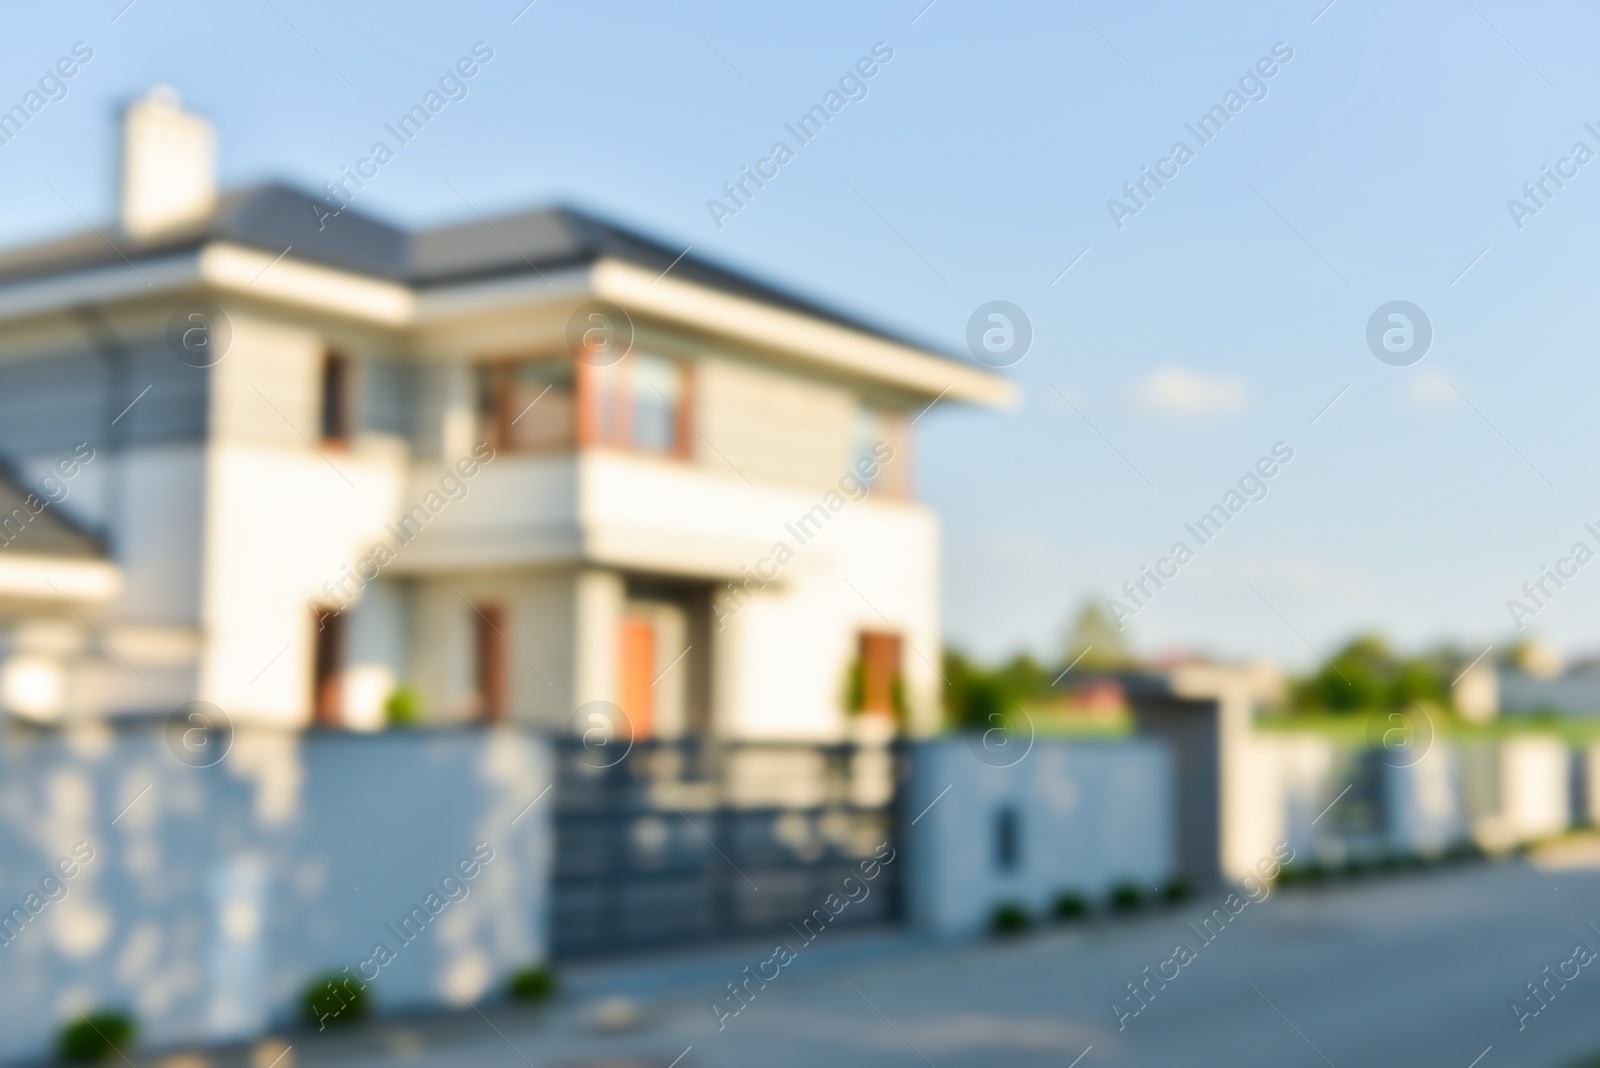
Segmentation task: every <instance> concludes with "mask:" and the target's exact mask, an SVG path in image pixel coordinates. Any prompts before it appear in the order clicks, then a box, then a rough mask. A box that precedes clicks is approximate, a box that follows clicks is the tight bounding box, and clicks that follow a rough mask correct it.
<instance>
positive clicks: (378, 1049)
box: [291, 848, 1600, 1068]
mask: <svg viewBox="0 0 1600 1068" xmlns="http://www.w3.org/2000/svg"><path fill="white" fill-rule="evenodd" d="M1536 863H1537V864H1538V867H1537V868H1535V867H1533V866H1531V865H1530V864H1529V863H1527V862H1524V861H1522V860H1520V859H1517V858H1515V857H1513V858H1512V859H1511V860H1510V861H1506V862H1502V863H1496V864H1480V865H1474V866H1470V867H1464V868H1455V869H1447V870H1440V871H1432V872H1426V873H1416V874H1405V875H1395V876H1382V877H1372V878H1370V879H1368V880H1366V881H1361V882H1354V883H1341V884H1338V885H1336V886H1330V887H1325V888H1318V889H1309V888H1300V887H1291V888H1284V889H1281V890H1277V891H1275V892H1274V893H1273V894H1272V896H1271V897H1270V898H1269V899H1267V900H1266V901H1264V902H1261V903H1259V904H1252V905H1249V906H1248V907H1246V908H1244V909H1243V910H1242V911H1241V912H1240V913H1239V914H1238V915H1237V916H1236V917H1234V918H1233V919H1232V920H1231V921H1230V922H1229V923H1228V924H1227V926H1226V927H1225V928H1224V929H1223V930H1222V933H1221V934H1220V935H1218V936H1215V937H1214V939H1213V940H1212V941H1211V942H1210V943H1209V944H1208V943H1206V942H1205V941H1203V939H1202V938H1201V937H1200V936H1199V935H1198V934H1197V933H1196V930H1197V928H1199V926H1200V925H1201V923H1202V921H1203V919H1204V918H1205V916H1206V915H1207V914H1208V913H1209V912H1210V911H1211V910H1212V909H1213V908H1216V907H1219V906H1222V904H1223V898H1224V896H1225V895H1224V894H1216V893H1214V894H1209V895H1204V896H1202V897H1201V898H1199V899H1197V900H1195V901H1194V902H1191V903H1190V904H1189V905H1186V906H1184V907H1182V908H1179V909H1171V910H1165V911H1161V912H1157V913H1152V914H1149V915H1145V916H1141V917H1136V918H1132V919H1128V920H1120V921H1107V922H1100V923H1092V924H1087V925H1084V926H1082V927H1077V928H1068V929H1061V928H1056V929H1043V930H1038V931H1036V932H1034V933H1032V934H1029V935H1026V936H1023V937H1021V938H1018V939H1015V940H1009V941H1004V942H980V943H969V944H961V945H939V944H936V943H932V942H929V941H927V940H925V939H921V938H919V937H917V936H914V935H904V934H869V935H851V934H849V933H847V932H844V931H839V932H831V931H830V932H824V934H823V935H822V936H820V937H819V938H818V939H817V941H816V942H815V943H813V944H812V945H810V946H808V947H805V948H804V949H802V950H801V952H800V955H799V958H798V959H797V960H796V961H795V962H794V964H792V965H790V966H787V967H785V968H783V970H782V971H781V973H780V974H779V977H778V978H777V979H776V980H774V981H772V982H771V983H770V984H768V986H767V987H766V989H765V990H761V991H760V992H759V993H758V994H757V996H756V997H755V999H754V1000H753V1001H752V1002H751V1003H750V1004H749V1006H748V1007H747V1008H745V1009H743V1010H742V1011H741V1012H740V1013H739V1014H738V1015H737V1016H733V1017H729V1018H726V1019H724V1020H723V1024H724V1025H725V1026H724V1028H723V1029H722V1030H720V1031H719V1030H718V1027H717V1023H716V1022H715V1018H714V1016H713V1014H712V1012H711V1011H710V1010H709V1009H708V1007H707V1003H708V1002H709V1001H711V1000H712V999H713V998H717V997H719V996H725V994H726V991H725V989H724V984H725V983H727V982H730V981H734V980H736V979H741V978H743V975H744V973H743V971H742V969H743V968H744V967H745V965H750V966H751V968H752V970H754V969H755V968H756V966H757V965H758V964H759V963H760V962H761V961H763V960H766V959H767V958H768V957H769V956H771V947H770V946H767V945H765V944H761V945H756V946H742V947H733V948H727V947H724V948H721V949H718V950H716V951H713V952H694V953H680V954H673V955H669V956H665V957H661V958H656V959H654V960H645V961H639V960H637V959H636V960H632V961H628V962H618V963H609V964H591V965H586V966H582V967H576V968H573V969H570V970H569V971H568V973H567V974H566V975H565V976H564V980H565V989H564V993H563V996H562V998H561V999H560V1001H559V1002H558V1003H557V1004H556V1005H554V1006H552V1007H551V1008H549V1009H546V1010H542V1011H538V1012H529V1011H526V1010H513V1009H509V1008H499V1009H494V1008H486V1009H485V1014H484V1015H482V1016H480V1015H479V1014H477V1013H476V1012H471V1013H463V1014H459V1015H454V1016H447V1017H439V1018H431V1019H426V1020H414V1021H394V1020H387V1021H381V1022H379V1023H377V1024H374V1025H371V1026H370V1027H369V1028H366V1029H364V1031H365V1033H363V1034H353V1035H349V1036H341V1037H336V1038H332V1039H322V1038H320V1037H319V1039H318V1040H309V1039H308V1040H304V1041H302V1042H300V1043H298V1044H297V1048H296V1051H295V1058H296V1060H297V1063H298V1064H300V1065H323V1064H328V1065H333V1064H338V1065H377V1064H395V1063H405V1064H410V1065H415V1066H418V1068H434V1066H439V1068H443V1066H446V1065H451V1066H454V1065H458V1064H461V1063H471V1064H473V1065H482V1066H502V1065H503V1066H507V1068H518V1066H522V1065H527V1064H532V1065H536V1066H538V1068H547V1066H551V1068H578V1066H592V1068H598V1066H601V1065H609V1066H613V1068H623V1066H639V1068H643V1066H647V1065H649V1066H655V1068H667V1066H668V1065H670V1064H673V1063H674V1062H676V1064H677V1068H699V1066H735V1065H737V1066H741V1068H744V1066H752V1065H771V1066H783V1068H787V1066H801V1065H805V1066H814V1065H819V1064H828V1065H868V1064H871V1065H900V1064H903V1065H933V1066H936V1068H961V1066H969V1065H970V1066H977V1065H985V1066H988V1065H1018V1066H1033V1065H1040V1066H1043V1065H1050V1066H1053V1068H1068V1066H1069V1065H1072V1064H1074V1063H1075V1058H1079V1057H1080V1056H1081V1058H1082V1059H1081V1061H1076V1063H1077V1065H1078V1068H1099V1066H1101V1065H1114V1066H1119V1068H1145V1066H1152V1068H1153V1066H1157V1065H1159V1066H1163V1068H1166V1066H1171V1065H1218V1066H1222V1065H1227V1066H1230V1068H1253V1066H1260V1068H1269V1066H1270V1068H1288V1066H1295V1065H1308V1066H1319V1065H1328V1064H1332V1065H1335V1066H1338V1068H1345V1066H1362V1068H1370V1066H1385V1065H1394V1066H1405V1068H1414V1066H1417V1065H1444V1066H1447V1068H1472V1066H1476V1068H1503V1066H1512V1065H1515V1066H1519V1068H1522V1066H1528V1068H1539V1066H1545V1065H1550V1066H1562V1065H1567V1064H1569V1063H1570V1062H1571V1060H1572V1059H1573V1058H1581V1057H1583V1056H1585V1055H1600V1015H1597V1013H1596V1009H1597V1008H1600V962H1596V963H1595V964H1593V965H1590V966H1587V967H1582V968H1581V969H1579V971H1578V975H1577V977H1576V978H1574V979H1571V981H1570V982H1567V983H1566V985H1565V988H1564V989H1563V988H1561V987H1560V986H1559V985H1558V984H1557V983H1552V984H1551V985H1550V987H1549V989H1551V990H1554V991H1556V993H1555V995H1554V997H1553V998H1552V999H1551V1000H1550V1002H1549V1004H1548V1006H1547V1007H1545V1008H1544V1009H1543V1011H1542V1012H1540V1014H1539V1015H1538V1016H1532V1017H1529V1018H1527V1019H1526V1020H1524V1021H1523V1023H1524V1024H1525V1027H1524V1029H1523V1030H1521V1031H1520V1032H1519V1030H1518V1020H1517V1018H1516V1015H1515V1014H1514V1013H1513V1012H1512V1010H1511V1008H1510V1003H1511V1000H1512V998H1514V997H1517V996H1519V995H1520V996H1522V997H1523V998H1525V999H1526V998H1527V996H1528V992H1527V990H1526V989H1525V985H1524V984H1526V983H1528V982H1530V981H1534V980H1537V979H1543V978H1544V977H1545V974H1546V973H1543V972H1542V969H1544V968H1545V967H1546V966H1549V967H1550V968H1551V969H1552V971H1554V970H1556V969H1558V968H1559V967H1560V966H1561V964H1562V962H1564V961H1567V960H1568V959H1569V958H1571V957H1572V956H1573V947H1574V945H1575V944H1577V943H1579V942H1587V943H1588V944H1589V945H1591V946H1593V947H1595V949H1596V950H1600V934H1596V933H1595V931H1593V930H1590V929H1589V928H1588V927H1586V926H1585V924H1586V923H1587V922H1593V923H1595V925H1596V926H1597V927H1600V858H1597V857H1596V856H1595V855H1594V852H1593V851H1592V850H1589V851H1584V850H1576V851H1574V850H1572V849H1570V848H1569V849H1568V850H1566V852H1565V854H1557V853H1551V854H1547V855H1544V856H1542V857H1539V858H1536ZM1191 924H1193V925H1195V926H1193V927H1191V926H1190V925H1191ZM1213 926H1217V924H1216V922H1215V921H1213ZM1180 941H1182V942H1184V943H1185V944H1186V945H1187V946H1188V947H1189V948H1190V949H1191V950H1192V951H1193V957H1192V959H1189V961H1188V963H1187V964H1182V965H1167V966H1165V967H1164V968H1163V967H1162V966H1161V964H1162V962H1163V961H1167V960H1169V959H1172V958H1173V957H1174V946H1175V944H1176V943H1178V942H1180ZM789 942H790V943H791V944H795V945H798V943H799V939H798V938H791V939H789ZM1147 966H1148V967H1149V968H1150V969H1151V971H1152V972H1159V973H1161V974H1165V975H1168V976H1170V975H1172V974H1173V972H1174V971H1176V973H1177V977H1176V978H1175V979H1171V980H1170V981H1168V982H1166V984H1165V987H1164V988H1162V987H1161V986H1160V985H1159V984H1158V983H1156V982H1152V983H1151V984H1150V985H1148V986H1146V987H1145V989H1147V990H1150V991H1153V992H1154V996H1153V998H1151V999H1150V1000H1149V1003H1148V1004H1147V1005H1145V1006H1144V1007H1143V1009H1142V1010H1141V1011H1140V1012H1139V1014H1138V1015H1137V1016H1132V1017H1128V1018H1126V1019H1124V1020H1123V1021H1122V1022H1123V1023H1124V1024H1125V1029H1123V1030H1120V1031H1119V1029H1118V1019H1119V1014H1118V1013H1117V1012H1115V1011H1114V1010H1113V1009H1112V1007H1111V1005H1112V1002H1113V1000H1114V999H1117V998H1119V997H1121V998H1123V999H1125V1001H1124V1003H1125V1005H1127V1006H1130V1007H1131V1006H1132V1005H1136V1004H1139V1003H1138V1002H1134V1001H1133V1000H1132V999H1131V996H1130V995H1129V994H1128V990H1127V988H1126V985H1125V984H1127V983H1129V982H1134V981H1138V980H1144V979H1145V978H1146V975H1147V973H1145V971H1144V969H1145V968H1146V967H1147ZM1567 971H1568V973H1569V974H1570V971H1571V968H1570V967H1569V968H1568V969H1567ZM770 973H771V969H770V968H769V969H768V974H770ZM616 998H625V999H626V1001H616V1000H612V1001H609V1002H608V1001H607V999H616ZM1530 1004H1532V1003H1531V1002H1530ZM1125 1011H1127V1010H1125ZM291 1040H293V1039H292V1036H291ZM1091 1047H1092V1048H1091ZM678 1058H681V1059H678ZM1479 1058H1481V1059H1479Z"/></svg>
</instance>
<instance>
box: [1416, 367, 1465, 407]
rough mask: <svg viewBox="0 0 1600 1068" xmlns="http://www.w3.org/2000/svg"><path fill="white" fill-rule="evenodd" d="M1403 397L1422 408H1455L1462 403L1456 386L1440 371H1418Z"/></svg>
mask: <svg viewBox="0 0 1600 1068" xmlns="http://www.w3.org/2000/svg"><path fill="white" fill-rule="evenodd" d="M1401 396H1402V397H1404V398H1405V399H1406V401H1408V402H1409V403H1411V404H1415V405H1417V406H1418V407H1421V408H1453V407H1455V406H1456V405H1457V404H1460V403H1461V395H1460V394H1458V393H1457V392H1456V387H1455V385H1454V384H1453V383H1452V382H1451V381H1450V379H1449V378H1447V377H1445V376H1444V375H1442V374H1440V373H1439V372H1438V371H1418V372H1417V373H1416V374H1414V375H1412V376H1411V378H1410V379H1409V380H1407V382H1406V384H1405V388H1404V389H1403V390H1402V392H1401Z"/></svg>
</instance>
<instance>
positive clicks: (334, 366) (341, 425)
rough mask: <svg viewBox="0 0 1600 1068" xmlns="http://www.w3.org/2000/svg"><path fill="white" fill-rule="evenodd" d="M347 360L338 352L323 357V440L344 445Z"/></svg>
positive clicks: (347, 417) (346, 433)
mask: <svg viewBox="0 0 1600 1068" xmlns="http://www.w3.org/2000/svg"><path fill="white" fill-rule="evenodd" d="M350 401H351V397H350V361H349V360H348V359H347V358H345V357H344V356H341V355H340V354H339V353H337V352H330V353H328V354H327V355H325V356H324V357H323V358H322V412H321V430H322V440H323V441H324V442H326V443H328V444H330V445H344V444H346V443H347V442H348V441H349V440H350Z"/></svg>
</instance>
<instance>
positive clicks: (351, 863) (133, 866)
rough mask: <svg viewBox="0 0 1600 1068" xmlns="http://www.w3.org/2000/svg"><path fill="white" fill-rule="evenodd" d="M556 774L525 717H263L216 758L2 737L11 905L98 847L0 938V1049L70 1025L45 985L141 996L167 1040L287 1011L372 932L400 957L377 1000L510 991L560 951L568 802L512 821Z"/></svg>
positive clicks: (545, 805)
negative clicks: (423, 914)
mask: <svg viewBox="0 0 1600 1068" xmlns="http://www.w3.org/2000/svg"><path fill="white" fill-rule="evenodd" d="M552 772H553V764H552V760H551V756H550V754H549V751H548V749H547V748H546V747H545V746H544V744H543V743H541V742H540V741H538V740H537V739H536V738H533V737H532V736H529V735H525V734H521V733H517V732H512V731H459V732H456V731H451V732H423V731H418V732H390V733H388V734H383V735H376V736H372V735H366V736H363V735H327V734H310V735H301V734H294V733H290V732H276V731H271V730H268V729H256V730H250V731H241V732H240V733H239V734H238V736H237V737H236V739H235V741H234V745H233V749H232V752H231V753H230V754H229V755H228V756H227V758H226V759H225V760H224V761H223V762H222V763H221V764H219V765H217V766H214V767H209V768H195V767H190V766H187V765H185V764H183V763H180V762H179V761H178V760H176V759H175V758H174V756H173V755H172V753H171V752H170V751H169V749H168V748H167V745H166V743H165V741H164V740H163V737H162V735H161V734H160V733H159V732H157V731H151V730H148V729H140V730H132V729H128V730H119V731H116V732H112V731H110V730H108V729H107V728H105V727H104V726H100V725H95V726H86V727H83V728H78V729H75V731H74V732H72V733H64V734H54V733H52V734H44V735H36V736H31V737H28V736H23V735H21V734H20V733H13V734H12V735H10V736H7V737H5V738H4V739H3V740H0V912H3V913H5V914H9V913H10V911H11V909H12V908H14V907H16V906H21V905H24V904H25V900H26V896H27V895H28V894H29V893H30V892H31V891H35V890H37V889H38V884H39V881H40V880H41V879H42V878H43V877H44V876H46V875H47V874H48V873H49V871H50V868H51V866H52V865H54V864H55V862H56V861H57V860H58V859H59V858H61V857H65V856H68V855H70V851H71V849H72V847H73V845H74V844H75V843H78V842H87V843H88V844H89V845H90V847H92V849H93V850H94V859H93V860H92V861H90V862H89V863H88V864H87V865H85V866H84V867H83V868H82V870H81V871H80V872H78V873H77V875H76V877H75V878H73V879H72V880H70V881H68V882H66V884H65V886H66V889H67V894H66V896H65V897H64V898H62V899H61V900H59V901H58V902H56V903H54V904H49V905H47V906H45V907H44V908H43V910H42V911H41V912H40V913H39V914H38V916H37V917H36V918H34V919H32V920H31V922H29V923H27V924H26V925H25V926H23V927H22V929H21V933H20V935H18V936H17V937H16V938H15V939H14V940H13V941H11V942H10V944H7V945H0V989H3V990H4V991H5V992H6V996H5V998H3V999H0V1059H3V1060H12V1059H18V1058H24V1057H37V1056H40V1055H42V1054H43V1053H44V1052H45V1051H46V1049H47V1047H48V1046H49V1045H50V1043H51V1042H52V1041H53V1038H54V1036H55V1034H56V1032H57V1030H58V1029H59V1028H60V1027H61V1025H62V1024H63V1023H64V1022H67V1021H68V1020H70V1019H71V1018H73V1012H72V1010H71V1009H70V1008H69V1007H68V1005H67V1003H66V1001H64V1000H63V998H62V997H60V996H58V995H57V994H56V993H55V992H54V991H52V990H51V988H50V986H49V985H47V984H46V983H45V982H43V981H41V980H44V979H48V980H49V982H50V983H53V984H54V985H55V986H56V987H57V988H58V989H59V990H60V991H61V993H62V994H63V995H65V997H66V999H68V1000H70V1002H71V1003H72V1004H73V1005H76V1006H78V1007H80V1008H82V1009H83V1010H84V1011H92V1010H94V1009H98V1008H116V1009H123V1010H128V1009H131V1010H132V1011H133V1012H134V1014H135V1015H136V1017H137V1018H138V1022H139V1026H140V1030H141V1033H142V1035H143V1040H144V1041H145V1042H146V1043H148V1044H149V1045H151V1046H157V1047H159V1046H163V1045H171V1044H177V1043H191V1042H201V1041H206V1040H222V1039H233V1038H243V1037H248V1036H250V1035H254V1034H258V1033H259V1032H260V1031H261V1030H262V1029H263V1028H264V1027H265V1026H267V1025H268V1023H269V1022H272V1023H276V1022H281V1021H284V1020H286V1019H290V1018H293V1017H294V1016H295V1014H296V1013H297V1011H298V1010H297V1005H298V998H299V995H300V993H301V992H302V990H303V989H304V987H305V985H306V983H307V982H308V981H309V980H311V979H312V978H314V977H316V976H319V975H322V974H324V973H326V972H334V971H338V970H339V969H341V968H343V967H345V966H346V965H348V966H350V967H351V968H352V969H356V968H358V966H359V965H360V962H362V961H363V960H365V959H367V958H369V957H370V955H371V954H372V951H373V947H374V945H375V943H378V942H385V943H387V944H388V945H389V946H390V947H391V948H392V949H394V950H395V951H396V953H397V958H396V959H395V960H394V962H393V963H391V964H389V965H388V966H386V967H383V968H381V969H379V970H378V977H377V979H376V980H375V981H374V982H373V983H372V985H371V988H370V991H369V992H370V994H371V995H372V997H373V1000H374V1002H375V1005H376V1007H377V1009H378V1010H379V1011H385V1010H392V1009H395V1008H399V1007H402V1006H423V1005H441V1004H449V1003H453V1002H455V1001H456V1000H457V998H456V995H455V993H454V992H453V991H452V989H451V987H452V985H453V986H454V987H455V988H456V989H458V990H460V991H461V993H462V994H463V995H465V996H466V997H470V998H476V997H478V996H479V995H482V994H485V993H493V992H496V991H497V990H498V989H499V988H500V986H501V984H502V983H503V982H504V979H505V977H506V975H507V974H508V973H509V972H511V971H512V970H514V969H516V968H518V967H521V966H524V965H527V964H530V963H533V962H536V961H538V960H540V959H541V958H542V957H543V954H544V951H545V946H546V925H547V922H548V917H547V907H548V899H547V885H548V879H549V873H550V862H551V848H552V846H551V831H550V822H549V821H550V816H551V813H552V812H553V801H552V800H551V799H550V798H546V799H545V801H543V802H541V803H540V804H539V805H536V806H535V807H534V808H533V809H531V810H529V811H528V812H527V813H526V814H525V815H522V816H521V818H520V819H519V818H518V816H519V814H520V813H522V812H523V810H524V808H525V807H526V806H527V805H528V803H529V802H530V801H532V800H533V799H534V798H535V797H537V796H538V795H539V793H540V792H541V791H542V790H544V789H545V787H546V786H548V785H549V783H550V781H551V778H550V776H551V774H552ZM147 787H148V788H149V789H148V791H147V790H146V788H147ZM124 810H126V811H125V813H124ZM119 813H123V814H122V815H121V818H120V819H118V818H117V817H118V815H119ZM514 819H515V820H517V822H516V823H515V825H513V824H512V821H513V820H514ZM113 820H116V822H115V824H113V823H112V821H113ZM480 842H482V843H486V844H487V845H488V846H489V847H490V848H492V849H493V850H494V859H493V860H492V861H490V862H489V863H488V864H487V865H485V866H483V868H482V870H481V872H480V874H479V875H478V877H477V878H476V879H474V880H472V881H471V882H470V883H469V884H467V885H468V890H469V892H468V894H467V896H466V897H465V898H464V899H462V900H460V901H459V902H458V903H455V904H451V905H448V906H446V907H445V908H444V909H443V910H442V911H441V912H440V914H439V915H438V917H437V918H436V919H435V920H434V921H433V922H432V923H431V924H430V925H429V926H428V927H427V929H426V931H425V932H424V934H423V935H422V936H421V937H420V938H417V939H415V940H414V941H413V942H412V943H411V944H410V945H409V946H403V947H402V946H401V945H400V944H399V939H397V938H396V937H395V936H394V934H392V933H391V932H389V931H388V930H387V929H386V927H385V924H386V923H389V922H394V923H398V922H399V921H400V919H401V918H402V917H403V916H404V915H405V914H406V913H408V912H409V910H410V909H411V907H412V906H414V905H421V904H423V903H424V899H425V897H426V895H427V894H428V893H429V892H430V891H432V890H435V889H436V888H437V887H438V884H439V881H440V878H441V877H442V876H443V875H444V874H445V873H446V871H447V869H449V868H450V867H452V866H453V865H455V864H456V863H457V862H458V860H459V859H460V858H462V857H463V856H467V855H470V854H471V853H472V851H473V848H474V845H475V844H476V843H480ZM310 843H315V846H314V847H313V845H312V844H310ZM319 851H320V852H319ZM0 918H3V915H0ZM369 974H370V969H369Z"/></svg>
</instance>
